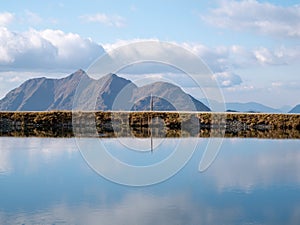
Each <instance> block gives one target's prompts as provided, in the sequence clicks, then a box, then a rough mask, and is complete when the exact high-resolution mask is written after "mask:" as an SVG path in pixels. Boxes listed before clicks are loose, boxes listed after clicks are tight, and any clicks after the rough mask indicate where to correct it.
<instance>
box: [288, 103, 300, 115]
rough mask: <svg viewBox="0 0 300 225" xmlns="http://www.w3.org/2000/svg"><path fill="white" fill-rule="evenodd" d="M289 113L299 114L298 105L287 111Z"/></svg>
mask: <svg viewBox="0 0 300 225" xmlns="http://www.w3.org/2000/svg"><path fill="white" fill-rule="evenodd" d="M289 113H300V104H299V105H296V106H295V107H294V108H292V109H291V111H289Z"/></svg>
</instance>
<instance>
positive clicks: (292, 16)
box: [202, 0, 300, 38]
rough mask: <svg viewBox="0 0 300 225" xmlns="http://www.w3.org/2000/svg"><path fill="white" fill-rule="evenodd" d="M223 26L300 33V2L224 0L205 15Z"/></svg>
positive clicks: (267, 32)
mask: <svg viewBox="0 0 300 225" xmlns="http://www.w3.org/2000/svg"><path fill="white" fill-rule="evenodd" d="M202 18H203V19H204V20H205V21H207V22H208V23H210V24H213V25H215V26H217V27H221V28H229V29H235V30H250V31H254V32H257V33H260V34H265V35H272V36H273V35H274V36H281V37H295V38H297V37H300V6H299V5H294V6H289V7H283V6H276V5H273V4H271V3H266V2H264V3H262V2H258V1H256V0H244V1H224V0H223V1H221V4H220V5H219V7H218V8H215V9H212V10H211V11H210V13H209V14H208V15H205V16H203V17H202Z"/></svg>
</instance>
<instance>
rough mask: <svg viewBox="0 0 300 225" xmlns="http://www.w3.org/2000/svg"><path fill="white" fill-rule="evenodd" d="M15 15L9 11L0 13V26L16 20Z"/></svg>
mask: <svg viewBox="0 0 300 225" xmlns="http://www.w3.org/2000/svg"><path fill="white" fill-rule="evenodd" d="M14 18H15V16H14V14H12V13H9V12H3V13H0V26H7V25H8V24H10V23H11V22H12V21H13V20H14Z"/></svg>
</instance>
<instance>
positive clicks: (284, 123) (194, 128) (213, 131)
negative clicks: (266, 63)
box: [0, 111, 300, 138]
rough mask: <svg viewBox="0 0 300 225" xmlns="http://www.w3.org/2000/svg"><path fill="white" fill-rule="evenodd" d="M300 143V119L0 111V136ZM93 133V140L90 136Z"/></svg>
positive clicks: (287, 116)
mask: <svg viewBox="0 0 300 225" xmlns="http://www.w3.org/2000/svg"><path fill="white" fill-rule="evenodd" d="M73 129H74V130H75V131H76V134H78V133H80V134H84V135H87V136H93V135H92V134H95V133H96V135H97V136H103V137H129V136H132V135H133V136H135V137H149V136H150V135H152V136H153V137H189V136H192V137H210V136H211V135H213V136H220V135H221V133H222V130H223V131H226V132H225V136H226V137H257V138H300V114H265V113H206V112H198V113H194V112H191V113H189V112H76V113H73V114H72V112H71V111H51V112H0V135H2V136H39V137H41V136H42V137H72V136H74V132H73ZM89 134H91V135H89Z"/></svg>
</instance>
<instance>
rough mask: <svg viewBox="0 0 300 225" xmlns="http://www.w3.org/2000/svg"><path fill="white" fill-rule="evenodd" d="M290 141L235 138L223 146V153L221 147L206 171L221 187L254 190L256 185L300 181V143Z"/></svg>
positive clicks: (299, 182) (298, 182)
mask: <svg viewBox="0 0 300 225" xmlns="http://www.w3.org/2000/svg"><path fill="white" fill-rule="evenodd" d="M287 142H288V141H274V142H273V141H257V142H256V143H255V142H252V143H245V140H242V141H239V140H236V141H235V142H234V143H231V144H230V146H229V147H228V146H227V147H224V150H223V151H224V152H223V153H224V155H223V154H222V150H221V154H220V155H219V156H218V158H217V160H216V161H215V163H214V164H213V165H212V166H211V167H210V168H209V170H208V171H207V173H209V174H210V175H211V176H212V179H213V180H214V182H215V183H216V185H217V187H218V188H219V189H226V188H238V189H242V190H244V191H251V190H252V188H253V187H255V186H269V185H273V184H276V183H279V184H282V183H284V184H287V183H297V184H300V164H299V162H300V152H299V151H297V150H299V142H298V145H297V141H294V142H293V141H291V142H290V143H287ZM287 146H288V148H287ZM225 154H226V156H225Z"/></svg>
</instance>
